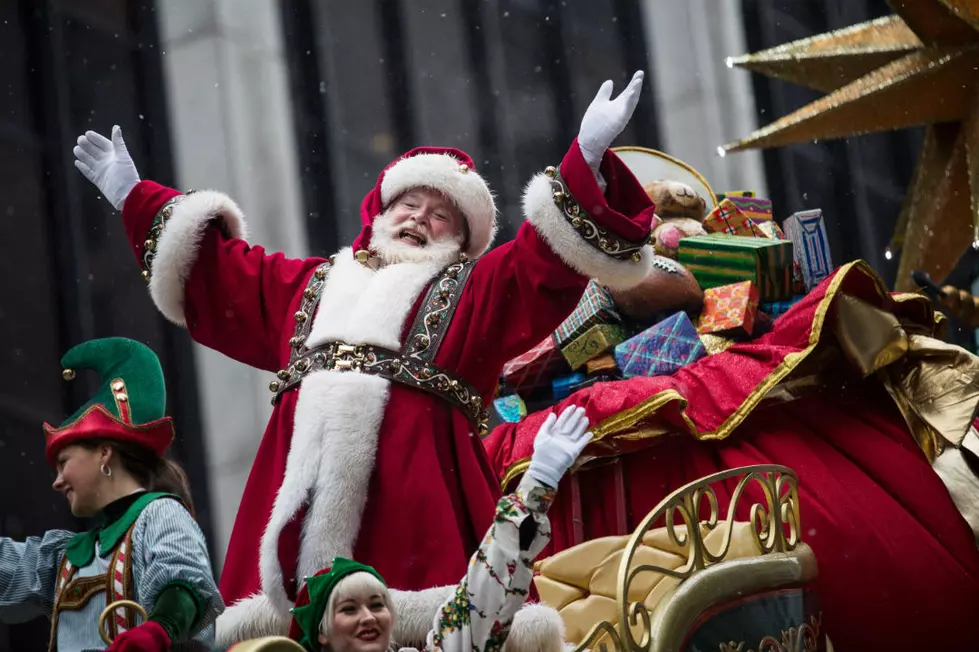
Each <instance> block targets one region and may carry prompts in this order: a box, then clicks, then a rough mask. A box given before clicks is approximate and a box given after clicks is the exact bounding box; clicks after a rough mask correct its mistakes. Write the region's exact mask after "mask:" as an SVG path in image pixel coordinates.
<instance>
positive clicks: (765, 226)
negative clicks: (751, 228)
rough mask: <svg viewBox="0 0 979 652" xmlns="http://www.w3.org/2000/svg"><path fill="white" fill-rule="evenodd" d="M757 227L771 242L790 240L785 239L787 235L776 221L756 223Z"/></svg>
mask: <svg viewBox="0 0 979 652" xmlns="http://www.w3.org/2000/svg"><path fill="white" fill-rule="evenodd" d="M755 227H757V228H758V230H759V231H761V234H762V236H764V237H766V238H768V239H769V240H788V238H786V237H785V233H784V232H783V231H782V228H781V227H780V226H779V225H778V222H776V221H775V220H769V221H767V222H764V221H763V222H755Z"/></svg>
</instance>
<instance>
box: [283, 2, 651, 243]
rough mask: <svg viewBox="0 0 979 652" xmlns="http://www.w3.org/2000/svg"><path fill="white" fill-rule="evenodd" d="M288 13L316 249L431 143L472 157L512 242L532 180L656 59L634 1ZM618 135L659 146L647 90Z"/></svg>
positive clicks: (335, 238) (320, 7) (310, 5)
mask: <svg viewBox="0 0 979 652" xmlns="http://www.w3.org/2000/svg"><path fill="white" fill-rule="evenodd" d="M282 16H283V19H284V26H285V30H286V38H285V42H286V44H287V48H288V56H289V62H290V77H291V82H292V86H293V91H294V92H293V96H294V97H295V98H296V100H297V101H296V102H295V110H296V116H297V128H298V130H299V137H298V142H299V143H300V151H299V157H300V164H301V170H302V174H303V180H302V185H303V187H304V199H305V202H306V210H307V213H308V215H309V221H308V228H309V235H310V242H311V248H312V250H313V252H314V253H318V254H328V253H332V252H333V251H334V250H335V249H336V248H337V247H338V246H341V245H345V244H349V243H350V241H351V240H352V238H353V237H354V236H355V235H356V234H357V233H358V232H359V230H360V220H359V206H360V201H361V199H362V198H363V196H364V194H365V193H366V192H367V191H368V190H369V189H370V188H371V187H372V186H373V185H374V183H375V181H376V179H377V175H378V173H379V172H380V171H381V170H382V169H383V167H384V166H385V165H387V164H388V163H390V162H391V161H392V160H393V159H394V157H396V156H397V155H398V154H400V153H402V152H403V151H405V150H407V149H409V148H411V147H416V146H421V145H441V146H453V147H459V148H461V149H464V150H465V151H466V152H467V153H469V154H470V155H471V156H472V157H473V159H474V161H475V163H476V166H477V169H479V170H480V172H481V173H482V174H483V175H484V176H486V178H487V179H488V181H489V183H490V185H491V187H492V188H493V190H494V192H496V193H497V204H498V206H499V208H500V213H501V229H500V231H501V232H500V235H499V236H498V238H497V243H499V242H504V241H506V240H508V239H509V238H511V237H512V236H513V234H514V233H515V232H516V229H517V227H518V226H519V225H520V223H521V222H522V220H523V217H522V215H521V212H520V193H521V191H522V189H523V186H524V184H525V183H526V182H527V180H528V179H529V177H530V175H531V174H533V173H535V172H537V171H539V170H541V169H543V168H544V167H545V166H547V165H552V164H556V163H557V162H559V161H560V158H561V157H562V156H563V155H564V152H565V151H566V149H567V147H568V145H569V144H570V143H571V139H572V138H574V136H575V135H576V134H577V130H578V121H579V120H580V118H581V115H582V113H583V112H584V110H585V108H586V107H587V106H588V104H589V103H590V102H591V100H592V97H593V95H594V93H595V92H596V91H597V90H598V87H599V85H600V84H601V82H602V81H604V80H605V79H610V78H611V79H614V80H615V81H616V84H617V90H620V89H621V88H623V87H624V83H625V82H626V81H628V79H629V77H630V75H631V74H632V72H633V71H634V70H635V69H638V68H642V67H646V63H645V62H646V61H647V57H646V48H645V44H644V42H643V37H642V24H641V17H640V15H639V8H638V7H637V6H635V3H634V2H630V1H628V0H595V1H594V2H584V3H579V2H558V1H553V0H500V1H489V0H436V1H434V2H426V3H423V4H419V3H413V2H408V1H407V0H400V1H398V0H373V1H365V2H358V3H348V2H340V1H339V0H319V1H316V0H283V2H282ZM586 32H587V33H588V35H589V38H588V39H585V38H584V34H585V33H586ZM621 142H622V143H630V144H632V143H638V144H643V145H647V146H653V147H655V146H656V133H655V127H654V117H653V113H652V96H651V94H650V93H649V92H647V93H645V94H644V98H643V100H642V102H641V103H640V106H639V109H638V110H637V113H636V116H635V118H634V120H633V123H632V125H631V126H630V128H629V131H628V132H627V133H626V134H624V135H623V137H622V139H621Z"/></svg>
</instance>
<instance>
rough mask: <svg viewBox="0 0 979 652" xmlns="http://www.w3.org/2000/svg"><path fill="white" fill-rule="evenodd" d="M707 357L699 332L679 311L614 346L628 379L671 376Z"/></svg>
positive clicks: (616, 357) (623, 373) (623, 372)
mask: <svg viewBox="0 0 979 652" xmlns="http://www.w3.org/2000/svg"><path fill="white" fill-rule="evenodd" d="M705 355H707V349H706V348H705V347H704V343H703V342H701V341H700V337H699V336H698V335H697V329H696V328H694V326H693V323H692V322H691V321H690V318H689V317H688V316H687V313H685V312H678V313H676V314H675V315H673V316H672V317H668V318H666V319H664V320H663V321H661V322H660V323H658V324H656V325H655V326H651V327H649V328H647V329H646V330H644V331H643V332H641V333H639V334H638V335H636V336H635V337H632V338H630V339H629V340H627V341H625V342H623V343H622V344H619V345H618V346H616V347H615V361H616V362H618V363H619V369H621V370H622V375H623V376H625V377H626V378H632V377H634V376H669V375H670V374H673V373H676V371H677V369H679V368H680V367H683V366H686V365H688V364H690V363H691V362H695V361H697V360H699V359H700V358H702V357H704V356H705Z"/></svg>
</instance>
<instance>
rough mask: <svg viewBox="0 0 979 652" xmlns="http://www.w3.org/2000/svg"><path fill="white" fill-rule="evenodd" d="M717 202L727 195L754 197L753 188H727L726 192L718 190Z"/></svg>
mask: <svg viewBox="0 0 979 652" xmlns="http://www.w3.org/2000/svg"><path fill="white" fill-rule="evenodd" d="M715 196H716V197H717V201H718V203H720V202H722V201H724V200H725V199H726V198H728V197H754V196H755V191H754V190H728V191H727V192H719V193H717V195H715Z"/></svg>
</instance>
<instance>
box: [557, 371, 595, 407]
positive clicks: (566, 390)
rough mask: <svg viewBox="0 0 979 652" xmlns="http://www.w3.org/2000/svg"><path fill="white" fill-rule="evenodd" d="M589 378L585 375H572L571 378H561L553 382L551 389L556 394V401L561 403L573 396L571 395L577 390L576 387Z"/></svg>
mask: <svg viewBox="0 0 979 652" xmlns="http://www.w3.org/2000/svg"><path fill="white" fill-rule="evenodd" d="M587 379H588V377H587V376H585V374H571V375H570V376H561V377H560V378H555V379H554V380H553V381H552V382H551V389H552V391H553V392H554V400H555V401H560V400H562V399H565V398H568V397H569V396H571V393H572V392H573V391H576V390H575V386H576V385H580V384H581V383H583V382H584V381H585V380H587Z"/></svg>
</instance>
